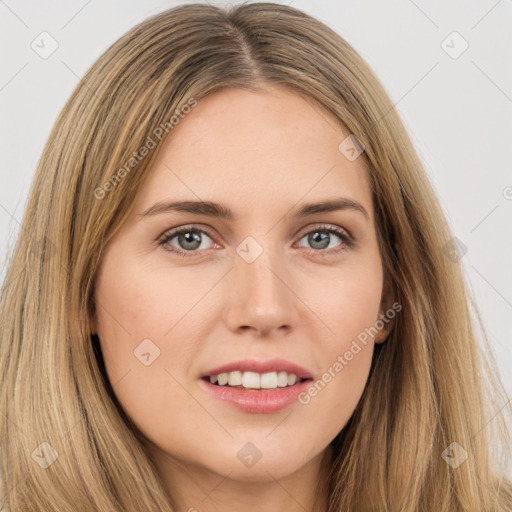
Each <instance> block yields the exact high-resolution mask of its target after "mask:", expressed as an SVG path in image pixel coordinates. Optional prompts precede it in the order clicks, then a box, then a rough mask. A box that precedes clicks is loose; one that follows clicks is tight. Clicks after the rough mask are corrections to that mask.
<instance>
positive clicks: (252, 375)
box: [242, 372, 261, 389]
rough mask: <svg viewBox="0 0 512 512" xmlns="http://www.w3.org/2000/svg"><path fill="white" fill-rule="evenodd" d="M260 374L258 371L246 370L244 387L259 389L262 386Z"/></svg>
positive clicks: (243, 378) (243, 381) (243, 377)
mask: <svg viewBox="0 0 512 512" xmlns="http://www.w3.org/2000/svg"><path fill="white" fill-rule="evenodd" d="M260 382H261V379H260V374H259V373H256V372H244V374H243V376H242V386H243V387H244V388H253V389H259V388H260V387H261V386H260Z"/></svg>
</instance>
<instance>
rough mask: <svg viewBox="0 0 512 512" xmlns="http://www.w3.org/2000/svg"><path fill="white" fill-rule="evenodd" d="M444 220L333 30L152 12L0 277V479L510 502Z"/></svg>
mask: <svg viewBox="0 0 512 512" xmlns="http://www.w3.org/2000/svg"><path fill="white" fill-rule="evenodd" d="M451 239H452V236H451V233H450V230H449V227H448V225H447V222H446V220H445V218H444V215H443V212H442V210H441V208H440V206H439V203H438V201H437V199H436V198H435V195H434V193H433V191H432V187H431V186H430V184H429V182H428V179H427V178H426V175H425V172H424V170H423V169H422V166H421V163H420V161H419V159H418V157H417V155H416V154H415V152H414V150H413V146H412V144H411V142H410V140H409V138H408V136H407V134H406V132H405V130H404V128H403V125H402V123H401V121H400V118H399V116H398V114H397V113H396V111H395V110H394V109H393V105H392V103H391V101H390V99H389V98H388V97H387V95H386V93H385V91H384V90H383V88H382V86H381V85H380V83H379V81H378V80H377V78H376V77H375V76H374V74H373V73H372V71H371V70H370V69H369V67H368V66H367V65H366V64H365V62H364V61H363V60H362V59H361V57H360V56H359V55H358V54H357V53H356V52H355V51H354V49H352V48H351V47H350V46H349V45H348V44H347V42H346V41H344V40H343V39H342V38H341V37H340V36H338V35H337V34H335V33H334V32H333V31H332V30H330V29H329V28H328V27H326V26H325V25H323V24H322V23H320V22H319V21H317V20H315V19H313V18H311V17H310V16H308V15H306V14H304V13H302V12H301V11H299V10H297V9H294V8H291V7H285V6H281V5H277V4H271V3H261V4H260V3H257V4H245V5H242V6H240V7H237V8H233V9H231V10H229V11H224V10H222V9H219V8H216V7H213V6H210V5H203V4H191V5H186V6H180V7H176V8H174V9H170V10H168V11H166V12H163V13H161V14H158V15H156V16H153V17H152V18H150V19H148V20H146V21H144V22H143V23H141V24H139V25H138V26H136V27H135V28H133V29H132V30H130V31H129V32H128V33H127V34H125V35H124V36H123V37H122V38H121V39H120V40H119V41H117V42H116V43H115V44H114V45H113V46H112V47H111V48H109V49H108V50H107V51H106V52H105V53H104V54H103V55H102V56H101V57H100V58H99V59H98V61H97V62H96V63H95V64H94V65H93V66H92V68H91V69H90V70H89V72H88V73H87V74H86V76H85V77H84V78H83V80H82V81H81V83H80V84H79V85H78V86H77V88H76V90H75V91H74V93H73V94H72V96H71V98H70V99H69V101H68V103H67V104H66V106H65V107H64V109H63V111H62V113H61V114H60V116H59V118H58V119H57V121H56V123H55V126H54V128H53V131H52V133H51V135H50V138H49V140H48V143H47V145H46V147H45V149H44V152H43V155H42V157H41V160H40V162H39V165H38V169H37V173H36V176H35V181H34V184H33V187H32V190H31V193H30V197H29V202H28V206H27V210H26V213H25V217H24V219H23V226H22V230H21V235H20V237H19V240H18V243H17V245H16V248H15V251H14V254H13V256H12V261H11V264H10V267H9V269H8V272H7V276H6V280H5V283H4V286H3V290H2V299H1V309H0V318H1V322H0V342H1V348H2V350H1V360H0V370H1V372H2V375H3V386H2V392H1V395H0V399H1V401H0V411H1V412H2V417H3V418H5V421H4V422H2V424H1V426H0V443H1V447H2V479H3V488H4V504H5V505H6V506H8V507H9V509H10V510H11V511H13V512H15V511H22V510H34V511H35V510H37V511H46V512H48V511H59V512H65V511H75V510H81V511H87V510H91V511H92V510H101V511H121V510H123V511H130V510H134V511H135V510H137V511H140V510H160V511H171V510H189V511H193V510H199V511H214V510H235V509H238V508H240V507H241V506H243V507H244V510H246V511H252V510H262V509H264V510H266V511H274V510H278V509H279V510H283V509H285V510H288V511H295V510H304V509H305V510H314V511H318V512H325V511H329V512H334V511H342V510H343V511H346V510H351V511H389V512H396V511H434V510H435V511H436V512H439V511H450V512H452V511H457V510H461V511H462V510H475V511H479V512H481V511H491V510H492V511H506V510H512V488H511V484H510V482H508V481H506V480H505V478H504V477H503V476H502V474H501V473H500V469H499V468H497V467H495V463H496V461H495V460H494V458H493V457H492V454H493V452H492V448H496V449H497V450H498V451H500V453H502V454H506V453H507V451H506V443H507V442H508V437H507V436H506V434H507V431H506V423H505V422H504V419H503V415H502V414H499V413H498V411H499V404H500V403H504V402H503V394H502V393H503V390H502V387H501V384H500V382H499V380H498V379H497V378H493V376H492V373H491V372H490V371H489V368H490V366H489V364H490V363H491V362H492V359H491V358H490V356H485V357H484V350H483V349H482V348H481V347H480V346H479V344H478V337H477V326H476V325H474V323H473V322H472V319H471V316H470V310H469V307H468V301H469V296H468V294H467V291H466V288H465V283H464V280H463V276H462V272H461V268H460V266H459V263H458V258H457V257H456V254H455V255H454V252H453V250H452V249H451V247H452V246H451ZM326 242H327V243H326ZM482 340H483V342H484V344H486V343H487V341H486V338H485V336H482ZM487 357H489V361H488V360H487ZM500 394H501V395H500ZM500 400H501V402H500ZM493 434H495V435H493ZM493 443H494V444H493Z"/></svg>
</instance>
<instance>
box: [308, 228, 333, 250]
mask: <svg viewBox="0 0 512 512" xmlns="http://www.w3.org/2000/svg"><path fill="white" fill-rule="evenodd" d="M319 237H320V239H322V238H323V242H322V240H320V244H321V247H319V248H320V249H325V248H326V247H328V246H329V235H328V234H327V233H322V232H320V231H315V232H314V233H312V234H311V235H310V236H309V241H310V243H316V242H317V241H319V240H318V238H319ZM325 242H327V243H325Z"/></svg>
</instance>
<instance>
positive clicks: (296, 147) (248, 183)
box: [93, 88, 389, 512]
mask: <svg viewBox="0 0 512 512" xmlns="http://www.w3.org/2000/svg"><path fill="white" fill-rule="evenodd" d="M347 136H348V133H346V132H345V131H343V130H342V129H341V127H339V126H338V125H337V124H336V122H335V120H334V119H333V118H332V117H330V116H329V114H328V113H326V112H324V111H321V110H320V109H319V107H317V106H315V105H313V103H311V101H308V100H306V99H304V98H302V97H301V96H299V95H296V94H294V93H292V92H288V91H286V90H283V89H277V88H268V89H267V90H266V92H265V93H253V92H248V91H242V90H232V89H230V90H224V91H221V92H217V93H214V94H212V95H210V96H208V97H207V98H205V99H203V100H201V101H200V102H199V103H198V105H197V106H196V107H195V108H194V109H193V110H192V111H191V113H190V114H188V115H187V116H186V117H185V118H184V119H183V120H181V122H180V123H179V124H178V125H177V126H176V127H175V128H174V129H173V130H172V132H171V134H170V136H169V137H168V138H167V139H166V141H165V143H164V146H163V147H162V149H161V152H160V153H159V155H158V158H157V160H156V162H155V164H154V167H153V169H152V170H151V173H150V175H149V177H148V180H147V181H146V182H145V184H144V187H143V188H142V189H141V190H140V191H139V194H138V198H137V201H136V204H135V207H134V210H133V212H132V214H131V216H130V218H129V219H128V220H127V222H126V223H125V224H124V225H123V226H122V228H121V229H120V231H119V232H118V233H117V234H116V236H115V237H114V238H113V239H112V240H111V242H110V244H109V245H108V247H107V249H106V250H105V252H104V254H103V255H102V259H101V263H100V272H99V274H98V281H97V287H96V299H97V300H98V301H99V302H100V303H101V304H102V305H104V306H105V308H106V309H107V310H108V312H107V311H106V310H105V309H103V308H98V316H97V319H96V320H95V322H94V326H93V327H94V328H93V332H96V333H98V336H99V338H100V343H101V348H102V351H103V356H104V359H105V365H106V368H107V373H108V376H109V379H110V381H111V382H112V383H113V384H114V392H115V393H116V396H117V398H118V400H119V402H120V404H121V405H122V407H123V409H124V410H125V411H126V413H127V414H128V416H129V417H130V418H131V419H132V420H133V421H134V423H135V424H136V425H137V427H138V428H139V429H140V431H141V432H142V433H143V434H144V436H145V437H147V439H148V440H149V441H150V443H151V454H152V456H153V457H154V460H155V462H156V465H157V467H158V470H159V472H160V474H161V476H162V479H163V481H164V483H165V486H166V489H167V490H168V492H169V494H170V495H171V496H172V498H173V500H174V502H175V503H176V505H177V510H180V511H190V512H192V511H193V510H197V511H201V512H216V511H219V512H220V511H222V512H235V511H239V510H240V509H241V508H243V510H244V512H255V511H258V512H259V511H261V510H263V509H264V510H265V511H267V512H277V511H279V512H282V510H287V511H289V512H295V511H300V512H304V510H307V511H315V512H325V511H326V510H327V489H326V487H325V485H324V486H323V487H322V484H325V482H326V476H327V471H328V470H329V467H330V464H331V462H332V459H331V457H332V453H331V450H330V448H329V443H330V442H331V441H332V440H333V439H334V437H335V436H336V435H337V434H338V433H339V432H340V430H342V429H343V427H344V426H345V424H346V422H347V421H348V419H349V418H350V416H351V415H352V413H353V411H354V409H355V407H356V405H357V403H358V402H359V400H360V398H361V394H362V392H363V389H364V387H365V384H366V382H367V379H368V374H369V370H370V364H371V357H372V353H373V348H374V344H375V343H381V342H383V341H384V340H385V339H386V336H387V334H388V329H389V328H388V326H386V327H384V328H383V329H381V330H380V331H379V333H378V334H377V335H376V336H375V337H374V336H370V337H369V338H368V341H367V343H366V344H362V343H359V345H360V350H359V351H358V352H357V353H354V352H355V351H353V350H352V354H353V356H352V357H350V358H347V357H345V356H344V354H346V353H347V351H351V347H353V342H354V340H356V338H357V336H358V335H359V334H360V333H361V332H363V331H364V330H365V329H367V328H370V327H371V326H373V325H375V323H376V321H377V320H378V319H379V318H380V314H381V313H384V312H385V311H386V308H389V304H388V303H387V302H384V301H383V297H384V298H385V296H386V294H385V290H384V288H383V267H382V262H381V258H380V253H379V247H378V242H377V237H376V231H375V222H374V211H373V205H372V198H371V192H370V188H369V185H368V183H367V177H366V175H365V172H366V171H365V170H364V168H363V164H362V161H361V159H355V160H354V161H350V160H349V159H347V158H346V157H345V155H344V154H342V153H341V152H340V150H339V149H338V146H339V144H340V143H341V142H342V141H343V140H344V139H345V138H346V137H347ZM125 179H129V177H127V178H125ZM111 193H115V191H113V192H111ZM340 197H344V198H349V199H351V200H352V201H355V202H357V203H359V204H360V205H361V206H362V207H363V208H364V210H365V211H366V212H367V217H366V216H365V215H364V214H363V213H361V211H359V210H357V209H348V208H347V209H341V210H336V211H330V212H324V213H314V214H311V215H308V216H306V217H302V218H301V217H298V216H296V215H295V212H296V211H297V210H298V209H299V208H300V207H301V206H302V205H303V204H305V203H318V202H321V201H325V200H331V199H338V198H340ZM179 200H190V201H200V200H201V201H213V202H216V203H220V204H222V205H224V206H226V207H229V208H230V209H231V210H232V211H233V213H234V214H235V218H234V219H220V218H217V217H213V216H210V215H206V214H204V213H203V214H195V213H194V214H192V213H188V212H178V211H167V212H163V213H158V214H154V215H146V216H142V215H141V213H142V212H144V211H146V210H147V209H148V208H150V207H151V206H153V205H154V204H156V203H159V202H167V201H179ZM323 224H324V225H327V228H334V229H341V230H342V233H343V232H346V233H348V234H349V235H350V238H351V239H352V240H353V243H352V244H351V245H349V244H347V243H346V242H345V241H344V240H343V239H342V238H340V236H339V235H338V234H336V233H334V232H332V231H329V230H326V226H322V225H323ZM190 225H192V226H190ZM183 226H186V227H187V228H190V230H189V232H191V234H189V235H187V237H188V238H185V236H184V235H182V236H178V235H176V236H174V237H173V238H172V239H170V240H168V241H167V242H165V244H162V245H159V241H161V240H162V239H163V236H164V235H165V234H166V233H169V232H170V230H171V229H173V228H177V227H183ZM204 229H207V230H208V232H203V231H201V230H204ZM198 230H199V231H198ZM343 230H344V231H343ZM315 232H318V234H317V235H315ZM194 233H195V236H196V238H195V240H196V241H197V244H196V245H195V246H193V244H192V242H193V241H194V238H193V235H194ZM308 235H309V236H308ZM249 236H250V237H252V239H254V240H255V241H256V242H257V244H258V246H259V247H261V250H262V252H261V254H260V255H259V256H258V257H257V258H256V259H255V260H254V261H252V262H250V263H248V262H247V261H246V260H245V259H244V258H243V257H241V256H240V254H242V253H238V252H237V247H239V246H240V245H241V244H242V242H244V240H245V239H246V237H249ZM191 247H194V248H191ZM242 247H245V246H244V244H242ZM250 247H252V248H251V249H250V250H251V251H252V250H254V247H256V246H255V245H253V246H250ZM166 248H168V249H174V250H176V251H181V252H183V253H186V254H187V256H186V257H181V256H179V255H178V254H177V253H173V252H169V251H167V250H166ZM147 339H149V340H151V342H146V343H149V344H148V345H147V346H146V352H147V351H149V352H150V353H151V354H152V357H153V356H154V354H156V349H155V348H153V347H154V346H155V347H158V349H159V350H160V354H159V356H158V357H156V358H155V359H154V361H153V362H152V363H151V364H150V365H148V366H146V365H145V364H142V363H141V360H140V359H139V358H138V357H136V356H134V350H135V351H137V347H138V346H140V344H141V342H142V340H147ZM338 356H342V358H343V360H344V364H343V365H342V366H343V368H342V370H341V371H337V372H335V373H334V374H333V370H332V368H333V365H334V363H335V362H336V361H339V359H338ZM276 357H278V358H283V359H287V360H289V361H292V362H294V363H296V364H298V365H300V366H302V367H304V368H306V369H307V370H308V371H309V372H310V373H311V374H312V375H313V380H314V381H317V380H319V379H322V376H323V375H324V374H325V373H326V372H327V371H328V369H329V368H331V379H330V381H329V382H328V384H327V385H325V387H324V388H323V389H322V390H321V391H319V392H318V393H317V394H316V396H311V397H310V400H309V401H308V403H299V402H294V403H293V404H292V405H289V406H287V407H286V408H284V409H283V410H280V411H278V412H274V413H248V412H245V411H241V410H238V409H236V408H234V407H233V406H232V405H230V404H227V403H226V402H224V401H222V400H220V399H218V398H217V397H215V396H212V395H211V394H209V393H208V392H206V391H205V390H204V388H203V386H201V381H200V376H201V374H202V372H204V371H206V370H209V369H212V368H215V367H217V366H220V365H222V364H225V363H228V362H232V361H238V360H240V359H245V358H253V359H258V360H267V359H271V358H276ZM333 375H334V376H333ZM248 442H250V443H252V445H254V446H255V447H256V448H257V450H258V452H259V453H260V454H261V458H260V459H259V460H258V462H257V463H255V464H254V465H252V466H251V467H248V466H247V464H245V463H243V462H242V460H241V459H240V458H239V456H237V454H238V453H239V451H240V449H241V448H242V447H244V446H245V445H246V444H247V443H248Z"/></svg>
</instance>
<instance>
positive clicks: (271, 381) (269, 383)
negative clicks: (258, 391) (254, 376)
mask: <svg viewBox="0 0 512 512" xmlns="http://www.w3.org/2000/svg"><path fill="white" fill-rule="evenodd" d="M261 387H262V388H263V389H272V388H277V373H276V372H270V373H264V374H263V375H262V376H261Z"/></svg>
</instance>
